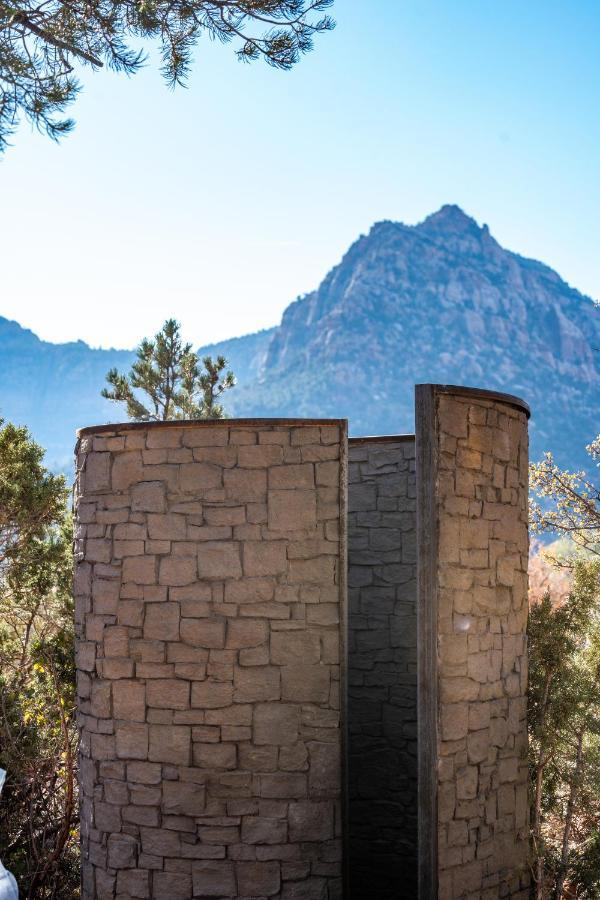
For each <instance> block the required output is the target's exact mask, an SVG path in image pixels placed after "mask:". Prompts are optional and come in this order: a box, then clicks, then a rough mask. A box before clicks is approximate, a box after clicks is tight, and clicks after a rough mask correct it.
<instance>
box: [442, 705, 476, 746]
mask: <svg viewBox="0 0 600 900" xmlns="http://www.w3.org/2000/svg"><path fill="white" fill-rule="evenodd" d="M440 713H441V725H442V739H443V740H444V741H458V740H460V739H461V738H464V737H466V736H467V732H468V730H469V725H468V716H469V705H468V703H445V704H443V705H442V708H441V711H440Z"/></svg>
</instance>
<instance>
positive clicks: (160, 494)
mask: <svg viewBox="0 0 600 900" xmlns="http://www.w3.org/2000/svg"><path fill="white" fill-rule="evenodd" d="M165 507H166V487H165V484H164V482H162V481H142V482H140V483H139V484H134V485H133V487H132V489H131V509H132V511H133V512H156V513H162V512H164V511H165Z"/></svg>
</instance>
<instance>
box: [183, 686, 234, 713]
mask: <svg viewBox="0 0 600 900" xmlns="http://www.w3.org/2000/svg"><path fill="white" fill-rule="evenodd" d="M232 702H233V686H232V685H231V684H227V682H215V681H202V682H199V683H198V682H194V683H193V684H192V706H193V707H194V708H197V709H217V708H218V707H221V706H229V705H230V704H231V703H232Z"/></svg>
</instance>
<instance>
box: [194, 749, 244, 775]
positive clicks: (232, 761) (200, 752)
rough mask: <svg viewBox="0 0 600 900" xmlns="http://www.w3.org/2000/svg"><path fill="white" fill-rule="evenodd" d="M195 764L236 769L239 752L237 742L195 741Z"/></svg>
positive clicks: (205, 766)
mask: <svg viewBox="0 0 600 900" xmlns="http://www.w3.org/2000/svg"><path fill="white" fill-rule="evenodd" d="M193 752H194V765H195V766H199V767H200V768H203V769H235V767H236V764H237V753H236V745H235V744H227V743H218V744H213V743H210V744H201V743H194V746H193Z"/></svg>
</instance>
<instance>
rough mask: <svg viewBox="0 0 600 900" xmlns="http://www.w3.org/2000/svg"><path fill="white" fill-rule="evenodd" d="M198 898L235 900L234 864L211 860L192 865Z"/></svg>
mask: <svg viewBox="0 0 600 900" xmlns="http://www.w3.org/2000/svg"><path fill="white" fill-rule="evenodd" d="M192 878H193V890H194V896H196V897H221V898H224V897H226V898H233V897H236V896H237V885H236V879H235V870H234V864H233V863H232V862H230V861H229V860H223V861H220V860H211V861H208V860H206V861H202V862H194V863H193V864H192Z"/></svg>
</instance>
